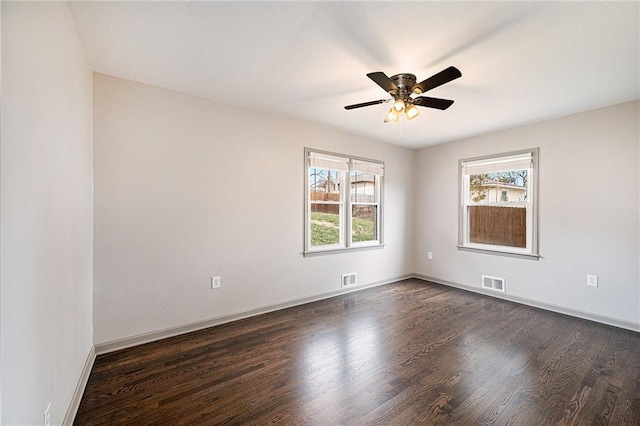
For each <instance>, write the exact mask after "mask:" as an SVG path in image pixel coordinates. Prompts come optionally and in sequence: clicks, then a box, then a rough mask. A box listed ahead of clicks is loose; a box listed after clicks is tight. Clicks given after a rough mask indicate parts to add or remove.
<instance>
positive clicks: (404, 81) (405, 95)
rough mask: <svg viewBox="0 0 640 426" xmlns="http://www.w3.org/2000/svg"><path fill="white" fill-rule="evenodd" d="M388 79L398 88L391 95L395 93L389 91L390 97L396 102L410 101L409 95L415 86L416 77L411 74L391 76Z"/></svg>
mask: <svg viewBox="0 0 640 426" xmlns="http://www.w3.org/2000/svg"><path fill="white" fill-rule="evenodd" d="M390 79H391V81H393V83H394V84H395V85H396V86H397V87H398V92H397V93H393V92H395V91H391V92H390V95H391V96H393V97H394V99H396V100H398V99H402V100H405V101H406V100H410V97H409V95H410V94H411V93H412V92H411V90H412V88H413V86H415V84H416V76H415V75H413V74H396V75H394V76H391V78H390Z"/></svg>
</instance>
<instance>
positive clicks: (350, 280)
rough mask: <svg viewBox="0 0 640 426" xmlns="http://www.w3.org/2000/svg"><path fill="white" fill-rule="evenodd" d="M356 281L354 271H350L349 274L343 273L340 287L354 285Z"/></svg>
mask: <svg viewBox="0 0 640 426" xmlns="http://www.w3.org/2000/svg"><path fill="white" fill-rule="evenodd" d="M355 283H356V273H355V272H352V273H350V274H344V275H343V276H342V287H349V286H350V285H354V284H355Z"/></svg>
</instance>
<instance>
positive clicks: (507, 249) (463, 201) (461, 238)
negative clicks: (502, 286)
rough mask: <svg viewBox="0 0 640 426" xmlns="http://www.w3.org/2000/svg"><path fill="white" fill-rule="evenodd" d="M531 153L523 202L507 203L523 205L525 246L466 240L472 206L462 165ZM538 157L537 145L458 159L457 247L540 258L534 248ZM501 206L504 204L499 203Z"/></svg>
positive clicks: (536, 230)
mask: <svg viewBox="0 0 640 426" xmlns="http://www.w3.org/2000/svg"><path fill="white" fill-rule="evenodd" d="M524 154H529V155H531V168H530V169H529V170H530V172H529V178H528V182H527V183H528V185H527V201H524V202H511V203H509V204H510V205H513V206H524V207H525V208H526V223H527V233H526V247H525V248H519V247H511V246H501V245H492V244H482V243H472V242H470V241H469V234H470V231H469V215H468V207H469V206H470V205H473V204H471V203H469V202H468V198H469V197H468V195H469V189H470V188H469V176H470V175H466V174H465V172H464V168H465V166H466V165H468V164H469V163H472V162H481V161H488V160H496V162H497V161H499V160H500V159H505V158H506V157H513V156H518V155H524ZM538 157H539V148H530V149H524V150H519V151H511V152H505V153H498V154H492V155H484V156H480V157H473V158H465V159H462V160H459V161H458V188H459V189H458V191H459V196H458V207H459V210H458V245H457V248H458V249H459V250H464V251H471V252H478V253H486V254H495V255H504V256H511V257H520V258H526V259H533V260H537V259H538V258H539V257H540V254H539V251H538V192H539V191H538V169H539V165H538ZM483 205H489V206H490V205H500V203H492V202H488V203H486V204H483ZM502 205H504V204H502Z"/></svg>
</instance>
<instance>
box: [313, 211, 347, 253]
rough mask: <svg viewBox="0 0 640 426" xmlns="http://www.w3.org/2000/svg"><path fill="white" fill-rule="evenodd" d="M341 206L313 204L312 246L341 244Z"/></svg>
mask: <svg viewBox="0 0 640 426" xmlns="http://www.w3.org/2000/svg"><path fill="white" fill-rule="evenodd" d="M340 207H341V206H340V204H322V203H317V204H311V245H312V246H324V245H329V244H339V243H340Z"/></svg>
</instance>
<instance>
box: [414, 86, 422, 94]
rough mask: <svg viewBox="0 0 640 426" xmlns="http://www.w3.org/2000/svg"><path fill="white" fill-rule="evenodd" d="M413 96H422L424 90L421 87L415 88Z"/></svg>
mask: <svg viewBox="0 0 640 426" xmlns="http://www.w3.org/2000/svg"><path fill="white" fill-rule="evenodd" d="M413 94H414V95H422V89H420V88H419V87H414V88H413Z"/></svg>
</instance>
